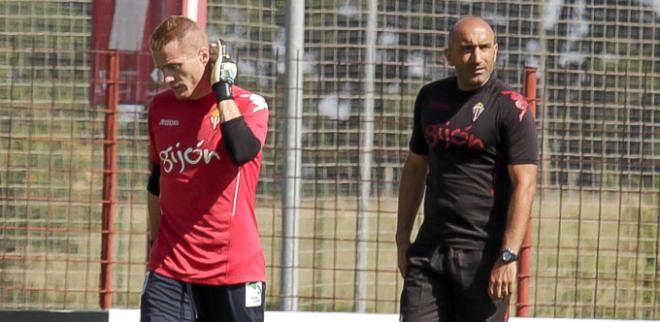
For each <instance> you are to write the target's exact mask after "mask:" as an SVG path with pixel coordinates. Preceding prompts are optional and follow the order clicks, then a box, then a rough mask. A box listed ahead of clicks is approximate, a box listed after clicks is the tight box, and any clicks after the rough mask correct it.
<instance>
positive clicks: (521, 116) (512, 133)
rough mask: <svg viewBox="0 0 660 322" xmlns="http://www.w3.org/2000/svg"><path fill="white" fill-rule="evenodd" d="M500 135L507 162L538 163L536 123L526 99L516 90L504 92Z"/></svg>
mask: <svg viewBox="0 0 660 322" xmlns="http://www.w3.org/2000/svg"><path fill="white" fill-rule="evenodd" d="M504 93H505V95H506V96H508V98H503V100H502V104H503V106H502V109H503V118H502V121H503V122H502V125H501V126H502V132H501V133H502V137H503V139H504V140H503V141H504V142H503V143H504V149H505V153H504V156H505V158H506V163H507V164H538V160H539V147H538V136H537V133H536V124H535V122H534V118H533V117H532V114H531V113H530V111H529V104H528V103H527V100H525V98H524V97H523V96H522V95H520V94H519V93H517V92H514V91H507V92H504Z"/></svg>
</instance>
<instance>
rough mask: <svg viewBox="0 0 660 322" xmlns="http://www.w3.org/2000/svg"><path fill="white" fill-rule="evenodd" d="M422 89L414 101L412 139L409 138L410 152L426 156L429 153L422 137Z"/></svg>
mask: <svg viewBox="0 0 660 322" xmlns="http://www.w3.org/2000/svg"><path fill="white" fill-rule="evenodd" d="M424 99H425V98H424V88H422V90H420V91H419V93H418V94H417V99H416V100H415V109H414V113H413V131H412V137H411V138H410V144H409V147H410V151H412V152H414V153H417V154H422V155H427V154H428V152H429V145H428V143H427V142H426V138H425V137H424V130H423V128H422V104H423V102H424Z"/></svg>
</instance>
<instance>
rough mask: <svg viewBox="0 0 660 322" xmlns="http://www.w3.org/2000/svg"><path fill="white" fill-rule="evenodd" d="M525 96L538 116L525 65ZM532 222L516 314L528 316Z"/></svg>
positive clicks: (531, 72) (532, 78)
mask: <svg viewBox="0 0 660 322" xmlns="http://www.w3.org/2000/svg"><path fill="white" fill-rule="evenodd" d="M524 85H525V97H526V98H527V102H529V110H530V112H531V113H532V116H534V118H536V68H535V67H525V83H524ZM531 257H532V222H531V220H530V222H529V224H528V226H527V232H526V233H525V239H523V243H522V246H521V247H520V271H519V272H518V300H517V302H516V316H527V315H528V310H527V309H528V307H529V277H530V264H531V262H532V259H531Z"/></svg>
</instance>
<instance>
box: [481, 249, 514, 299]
mask: <svg viewBox="0 0 660 322" xmlns="http://www.w3.org/2000/svg"><path fill="white" fill-rule="evenodd" d="M517 265H518V263H517V262H510V263H508V264H505V263H503V262H502V260H501V259H498V260H497V262H495V266H494V267H493V270H492V271H491V272H490V279H489V280H488V295H489V296H490V297H491V298H492V299H493V300H501V299H504V298H506V297H508V296H511V293H513V283H514V282H515V280H516V274H517V273H518V266H517Z"/></svg>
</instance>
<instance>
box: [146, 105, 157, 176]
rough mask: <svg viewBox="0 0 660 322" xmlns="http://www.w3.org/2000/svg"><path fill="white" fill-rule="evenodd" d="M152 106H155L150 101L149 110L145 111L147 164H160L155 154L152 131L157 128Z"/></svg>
mask: <svg viewBox="0 0 660 322" xmlns="http://www.w3.org/2000/svg"><path fill="white" fill-rule="evenodd" d="M154 105H155V104H154V102H153V101H152V102H151V103H150V104H149V108H148V110H147V128H148V132H149V147H148V149H149V151H148V153H149V163H154V164H160V159H159V158H158V153H157V152H156V137H155V135H154V130H155V128H156V126H157V125H156V124H155V123H154V114H155V111H154Z"/></svg>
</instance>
